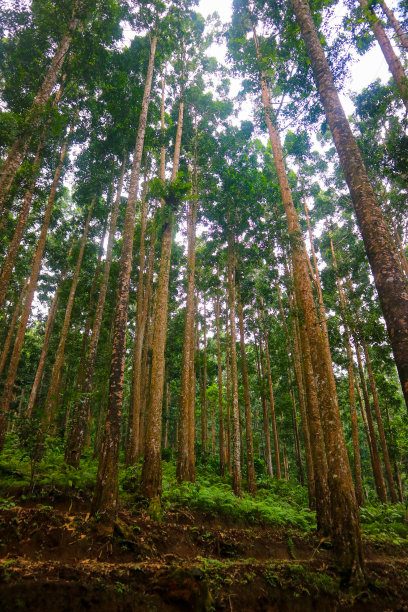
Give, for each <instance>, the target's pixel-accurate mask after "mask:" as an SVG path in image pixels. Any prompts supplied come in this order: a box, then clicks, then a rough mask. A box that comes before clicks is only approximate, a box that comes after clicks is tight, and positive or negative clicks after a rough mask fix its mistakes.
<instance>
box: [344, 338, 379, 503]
mask: <svg viewBox="0 0 408 612" xmlns="http://www.w3.org/2000/svg"><path fill="white" fill-rule="evenodd" d="M351 331H352V335H353V340H354V347H355V350H356V355H357V364H358V370H359V373H360V381H361V387H362V390H363V397H364V404H365V412H366V416H367V422H368V427H369V431H370V440H371V449H372V467H373V474H374V482H375V488H376V490H377V495H378V497H379V498H380V501H382V502H383V504H386V503H387V491H386V488H385V481H384V476H383V471H382V467H381V459H380V453H379V450H378V444H377V435H376V433H375V428H374V420H373V415H372V412H371V406H370V398H369V396H368V390H367V384H366V381H365V376H364V368H363V362H362V360H361V354H360V348H359V345H358V342H357V337H356V332H355V330H354V329H353V328H352V330H351Z"/></svg>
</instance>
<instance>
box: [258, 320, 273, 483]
mask: <svg viewBox="0 0 408 612" xmlns="http://www.w3.org/2000/svg"><path fill="white" fill-rule="evenodd" d="M258 321H259V326H260V327H259V353H260V354H259V372H258V376H259V384H260V386H261V402H262V417H263V430H264V438H265V464H266V473H267V474H268V476H270V478H273V468H272V451H271V430H270V427H269V414H268V404H267V402H266V397H265V387H264V381H265V378H266V377H265V366H264V361H263V349H262V332H261V320H260V316H259V313H258Z"/></svg>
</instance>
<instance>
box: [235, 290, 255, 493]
mask: <svg viewBox="0 0 408 612" xmlns="http://www.w3.org/2000/svg"><path fill="white" fill-rule="evenodd" d="M236 290H237V305H238V321H239V333H240V348H241V371H242V383H243V386H244V406H245V439H246V451H247V489H248V492H249V493H250V494H251V495H255V494H256V475H255V464H254V440H253V433H252V414H251V399H250V395H249V380H248V365H247V358H246V351H245V331H244V310H243V308H242V299H241V292H240V289H239V285H237V287H236Z"/></svg>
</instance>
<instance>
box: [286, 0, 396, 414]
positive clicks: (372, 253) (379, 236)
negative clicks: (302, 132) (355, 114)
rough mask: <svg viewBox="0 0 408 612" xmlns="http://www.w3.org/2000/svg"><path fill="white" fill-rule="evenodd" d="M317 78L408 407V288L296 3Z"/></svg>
mask: <svg viewBox="0 0 408 612" xmlns="http://www.w3.org/2000/svg"><path fill="white" fill-rule="evenodd" d="M291 4H292V7H293V9H294V11H295V14H296V17H297V20H298V22H299V25H300V29H301V32H302V36H303V39H304V41H305V44H306V48H307V51H308V54H309V57H310V61H311V65H312V69H313V73H314V78H315V81H316V84H317V87H318V90H319V94H320V97H321V99H322V102H323V106H324V109H325V112H326V116H327V120H328V123H329V126H330V129H331V131H332V134H333V138H334V142H335V145H336V148H337V152H338V154H339V157H340V161H341V165H342V168H343V172H344V175H345V178H346V181H347V184H348V186H349V189H350V194H351V198H352V201H353V205H354V209H355V211H356V215H357V221H358V225H359V227H360V231H361V234H362V237H363V241H364V245H365V250H366V253H367V257H368V260H369V262H370V266H371V269H372V272H373V276H374V281H375V285H376V287H377V291H378V295H379V298H380V303H381V307H382V311H383V314H384V318H385V321H386V324H387V329H388V334H389V336H390V341H391V346H392V349H393V353H394V358H395V362H396V365H397V369H398V374H399V377H400V380H401V385H402V391H403V393H404V397H405V401H406V404H407V406H408V300H407V291H408V284H407V279H406V278H405V276H404V274H403V272H402V271H401V270H400V266H399V261H398V253H397V249H396V246H395V244H394V241H393V239H392V236H391V233H390V231H389V228H388V226H387V223H386V222H385V219H384V217H383V214H382V212H381V209H380V207H379V205H378V202H377V199H376V196H375V194H374V191H373V188H372V186H371V184H370V181H369V178H368V175H367V171H366V169H365V166H364V162H363V160H362V158H361V154H360V151H359V149H358V146H357V143H356V141H355V138H354V136H353V133H352V131H351V129H350V125H349V123H348V121H347V118H346V115H345V114H344V111H343V108H342V106H341V102H340V99H339V97H338V94H337V91H336V89H335V86H334V82H333V78H332V75H331V71H330V67H329V65H328V63H327V60H326V58H325V55H324V51H323V47H322V45H321V42H320V39H319V37H318V35H317V32H316V28H315V26H314V22H313V19H312V16H311V13H310V9H309V5H308V3H307V2H306V0H291Z"/></svg>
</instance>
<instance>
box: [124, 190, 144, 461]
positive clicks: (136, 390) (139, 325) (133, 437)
mask: <svg viewBox="0 0 408 612" xmlns="http://www.w3.org/2000/svg"><path fill="white" fill-rule="evenodd" d="M147 212H148V202H147V181H146V182H145V187H144V189H143V195H142V208H141V215H140V251H139V278H138V284H137V306H136V329H135V339H134V343H133V367H132V385H131V392H130V402H129V422H128V433H127V441H126V448H125V464H126V465H128V466H129V465H135V464H136V462H137V458H138V454H139V442H140V430H139V425H140V391H141V380H140V376H141V364H142V351H143V340H144V332H145V328H146V320H147V316H146V314H147V313H145V312H144V309H143V306H144V293H145V288H144V274H145V240H146V227H147ZM146 291H147V288H146Z"/></svg>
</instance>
